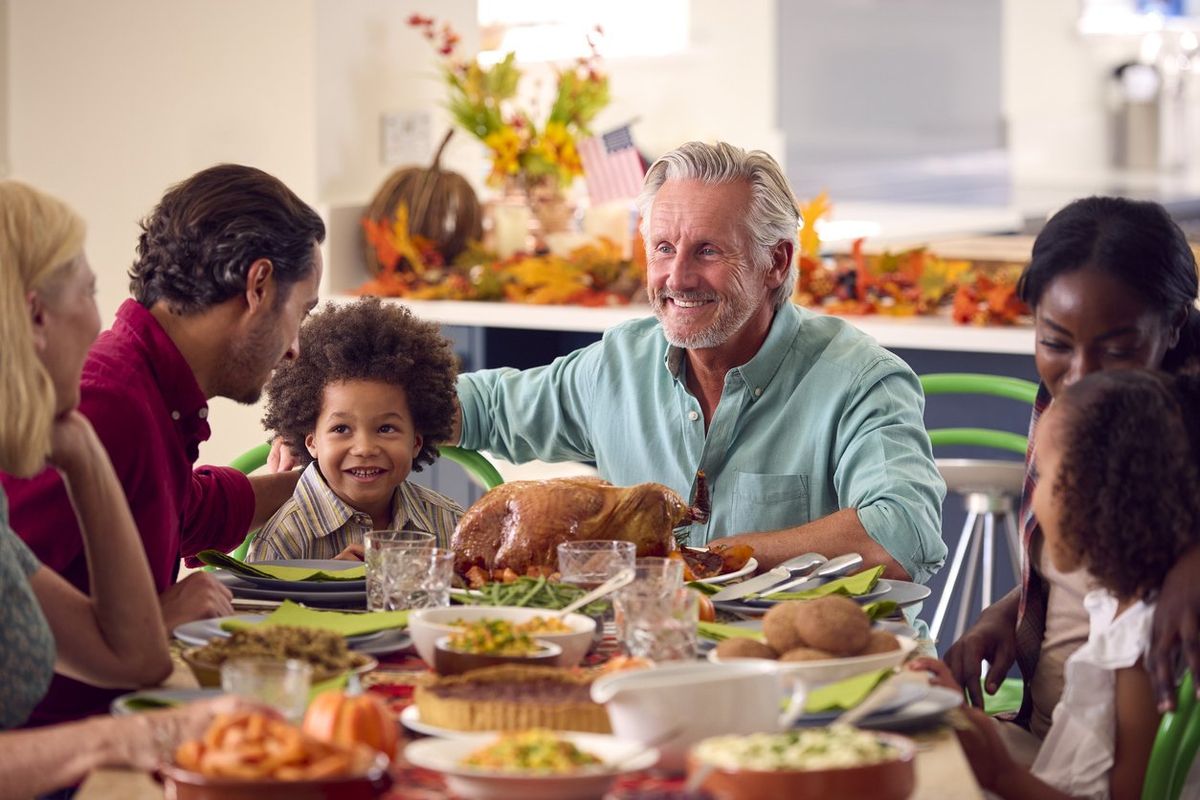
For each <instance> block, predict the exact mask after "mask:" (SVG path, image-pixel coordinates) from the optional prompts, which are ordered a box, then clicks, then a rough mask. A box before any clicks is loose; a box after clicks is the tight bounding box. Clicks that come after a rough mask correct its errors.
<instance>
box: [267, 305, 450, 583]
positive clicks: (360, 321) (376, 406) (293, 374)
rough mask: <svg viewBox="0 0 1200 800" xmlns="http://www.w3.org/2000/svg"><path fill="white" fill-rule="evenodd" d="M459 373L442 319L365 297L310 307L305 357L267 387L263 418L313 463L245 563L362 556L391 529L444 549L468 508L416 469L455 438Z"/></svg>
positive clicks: (282, 368)
mask: <svg viewBox="0 0 1200 800" xmlns="http://www.w3.org/2000/svg"><path fill="white" fill-rule="evenodd" d="M455 373H456V370H455V360H454V354H453V352H452V351H451V349H450V343H449V342H448V341H447V340H446V339H445V338H443V337H442V335H441V333H440V332H439V330H438V327H437V325H435V324H433V323H429V322H422V321H421V320H419V319H417V318H415V317H414V316H413V315H412V313H411V312H410V311H409V310H408V309H406V308H403V307H401V306H398V305H385V304H383V303H381V302H380V301H379V300H378V299H376V298H365V299H363V300H359V301H357V302H355V303H351V304H349V305H342V306H327V307H326V308H325V309H324V310H322V311H321V312H319V313H317V314H314V315H313V317H312V318H311V319H310V320H309V321H308V322H307V323H305V325H304V326H303V327H302V328H301V330H300V354H299V357H298V358H297V359H296V360H295V361H292V362H288V363H284V364H282V365H281V366H280V367H279V368H278V369H276V370H275V374H274V376H273V377H272V378H271V381H270V383H268V384H267V388H266V394H267V414H266V416H265V417H264V418H263V424H264V425H266V426H267V428H269V429H270V430H272V431H274V432H275V433H276V434H277V435H279V436H280V437H281V438H282V439H283V441H284V443H285V444H287V446H288V447H289V448H291V450H292V452H294V453H296V454H297V455H298V456H299V458H300V459H301V463H303V464H305V465H306V466H305V468H304V472H303V474H302V475H301V477H300V481H299V482H298V483H297V484H296V490H295V492H294V493H293V494H292V497H291V499H289V500H288V501H287V502H286V503H284V504H283V506H282V507H281V508H280V509H279V511H277V512H276V513H275V516H273V517H271V519H270V520H269V521H268V522H267V524H266V525H264V526H263V527H262V530H260V531H259V534H258V536H256V537H255V538H254V539H253V540H252V541H251V544H250V555H249V560H251V561H262V560H265V559H280V558H282V559H294V558H341V559H354V558H361V557H362V542H363V537H364V536H365V535H366V533H367V532H368V531H372V530H383V529H401V528H406V529H410V530H423V531H427V532H429V533H432V534H434V535H435V536H436V537H437V543H438V546H439V547H448V546H449V543H450V535H451V534H452V533H453V532H454V527H455V525H457V524H458V520H459V518H460V517H461V516H462V514H463V509H462V507H461V506H459V505H458V504H457V503H455V502H454V501H453V500H451V499H450V498H448V497H444V496H443V495H440V494H438V493H437V492H435V491H433V490H431V489H427V488H425V487H423V486H418V485H416V484H413V483H409V481H408V475H409V472H410V471H411V470H417V471H420V470H421V465H422V464H432V463H433V461H434V459H435V458H437V449H436V447H435V445H436V443H437V442H441V441H446V440H447V439H448V438H449V437H450V435H451V426H452V420H453V418H454V409H455V393H454V381H455Z"/></svg>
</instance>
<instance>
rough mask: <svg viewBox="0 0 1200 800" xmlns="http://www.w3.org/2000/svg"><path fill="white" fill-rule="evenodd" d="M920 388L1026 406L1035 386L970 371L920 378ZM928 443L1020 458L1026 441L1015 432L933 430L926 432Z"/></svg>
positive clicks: (929, 393) (960, 429) (979, 429)
mask: <svg viewBox="0 0 1200 800" xmlns="http://www.w3.org/2000/svg"><path fill="white" fill-rule="evenodd" d="M921 388H922V389H924V390H925V394H926V395H938V394H981V395H987V396H990V397H1006V398H1008V399H1010V400H1017V401H1020V402H1024V403H1029V404H1030V405H1032V404H1033V401H1034V400H1035V399H1036V398H1037V384H1036V383H1033V382H1032V381H1027V380H1024V379H1022V378H1009V377H1007V376H1003V375H982V374H978V373H973V372H938V373H931V374H929V375H922V376H921ZM929 441H930V442H931V443H932V444H933V446H934V447H948V446H951V445H968V446H972V447H988V448H992V449H994V450H1005V451H1007V452H1010V453H1017V454H1019V455H1022V456H1023V455H1025V450H1026V448H1027V447H1028V445H1029V442H1028V440H1027V439H1026V438H1025V437H1024V436H1022V435H1021V434H1019V433H1012V432H1010V431H1000V430H995V429H994V428H934V429H932V430H930V431H929Z"/></svg>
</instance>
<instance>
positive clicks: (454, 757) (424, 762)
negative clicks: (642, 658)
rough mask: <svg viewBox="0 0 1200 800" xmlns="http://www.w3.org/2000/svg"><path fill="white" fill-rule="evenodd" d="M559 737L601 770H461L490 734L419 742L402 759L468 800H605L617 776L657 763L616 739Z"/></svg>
mask: <svg viewBox="0 0 1200 800" xmlns="http://www.w3.org/2000/svg"><path fill="white" fill-rule="evenodd" d="M559 735H560V736H562V737H563V738H564V739H567V740H569V741H571V742H573V743H574V744H575V746H576V747H578V748H579V749H580V750H584V751H586V752H588V753H591V754H593V755H595V756H596V757H597V758H599V759H600V760H602V761H603V762H604V764H603V765H602V766H599V767H595V768H591V769H588V770H586V771H581V772H578V773H575V774H572V775H531V774H520V773H516V774H514V773H505V772H494V771H490V770H481V769H477V768H474V767H464V766H462V764H461V763H460V762H461V761H462V760H463V758H465V757H466V756H467V755H469V754H471V753H473V752H475V751H476V750H478V749H479V748H481V747H485V746H487V745H488V744H491V743H492V742H493V741H495V740H496V734H494V733H484V734H472V735H469V736H463V737H461V738H455V739H422V740H420V741H417V742H413V743H412V744H410V745H409V746H408V747H406V748H405V749H404V758H405V759H406V760H407V761H408V762H409V763H411V764H414V765H415V766H418V767H421V768H423V769H429V770H434V771H436V772H440V773H442V775H444V776H445V778H446V786H447V788H449V789H450V791H451V792H453V793H454V794H455V795H456V796H458V797H464V798H467V799H468V800H594V798H597V797H601V796H603V795H604V793H605V792H607V791H608V789H609V787H610V786H612V783H613V781H615V780H616V779H617V777H618V776H619V775H622V774H623V773H626V772H637V771H639V770H643V769H649V768H650V767H652V766H654V763H655V762H656V761H657V760H658V751H657V750H655V749H654V748H645V747H643V746H642V745H640V744H638V743H637V742H630V741H621V740H620V739H618V738H617V737H615V736H606V735H604V734H599V733H560V734H559Z"/></svg>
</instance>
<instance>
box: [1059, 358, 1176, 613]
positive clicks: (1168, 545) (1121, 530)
mask: <svg viewBox="0 0 1200 800" xmlns="http://www.w3.org/2000/svg"><path fill="white" fill-rule="evenodd" d="M1054 403H1055V405H1059V404H1062V409H1061V410H1062V412H1064V414H1065V416H1064V418H1063V423H1064V426H1063V428H1062V429H1061V430H1062V431H1063V441H1064V449H1063V456H1062V461H1061V463H1060V467H1059V480H1058V482H1057V483H1056V485H1055V487H1054V498H1055V502H1057V503H1059V504H1061V505H1060V507H1061V514H1062V518H1061V523H1062V524H1061V527H1062V539H1063V542H1064V544H1066V545H1067V546H1068V547H1070V548H1071V549H1072V550H1073V551H1074V553H1075V554H1076V555H1077V556H1078V557H1079V559H1080V561H1081V562H1082V563H1083V564H1084V565H1085V566H1086V567H1087V569H1088V571H1089V572H1091V573H1092V575H1093V576H1095V578H1096V579H1097V580H1098V581H1099V582H1100V583H1101V585H1103V586H1104V587H1106V588H1108V589H1109V590H1110V591H1112V592H1113V593H1114V594H1116V595H1117V596H1118V597H1145V596H1148V595H1152V594H1153V593H1154V592H1155V591H1156V590H1157V589H1158V588H1159V587H1160V586H1162V582H1163V580H1164V578H1166V575H1167V572H1168V571H1169V570H1170V569H1171V567H1172V566H1174V564H1175V561H1176V560H1177V559H1178V557H1179V555H1180V554H1181V553H1182V552H1183V551H1184V550H1185V549H1186V548H1187V547H1189V546H1190V545H1191V544H1192V543H1194V542H1196V541H1197V535H1198V534H1197V531H1198V530H1200V527H1198V526H1200V496H1198V493H1197V491H1196V487H1197V485H1198V483H1197V481H1198V475H1200V465H1198V464H1197V460H1198V455H1200V422H1198V415H1197V413H1196V411H1197V407H1198V404H1200V378H1197V377H1195V376H1191V375H1178V376H1171V375H1167V374H1165V373H1157V372H1150V371H1147V370H1115V371H1105V372H1097V373H1093V374H1091V375H1089V376H1087V377H1086V378H1084V379H1083V380H1081V381H1080V382H1079V383H1076V384H1074V385H1073V386H1071V387H1070V388H1069V389H1067V391H1065V392H1063V393H1062V395H1061V396H1060V397H1057V398H1055V400H1054Z"/></svg>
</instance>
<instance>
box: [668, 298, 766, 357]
mask: <svg viewBox="0 0 1200 800" xmlns="http://www.w3.org/2000/svg"><path fill="white" fill-rule="evenodd" d="M667 300H683V301H685V302H686V301H692V302H695V301H705V300H716V301H717V302H719V303H721V306H720V308H719V309H718V311H717V318H716V319H714V320H713V322H712V324H711V325H709V326H708V327H707V328H705V329H703V330H700V331H697V332H695V333H692V334H688V335H679V334H677V333H675V332H674V331H672V330H671V329H670V327H669V325H668V317H667V314H666V301H667ZM650 306H651V308H653V309H654V315H655V316H656V317H658V321H659V322H660V323H661V324H662V329H663V336H664V337H666V340H667V342H668V343H669V344H671V345H672V346H674V347H682V348H684V349H685V350H704V349H707V348H710V347H720V346H721V345H723V344H725V342H727V341H729V339H730V337H731V336H733V335H734V334H735V333H737V332H738V331H739V330H741V329H742V326H743V325H745V324H746V323H747V322H749V321H750V318H751V317H753V316H754V314H755V312H756V311H758V306H757V305H755V303H754V301H753V300H752V299H751V298H750V297H749V293H748V292H743V291H741V287H738V290H737V291H736V292H735V293H734V294H731V295H730V296H729V297H725V298H721V296H720V295H717V294H715V293H713V292H672V291H671V290H669V289H662V290H660V291H657V292H651V294H650Z"/></svg>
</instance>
